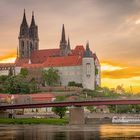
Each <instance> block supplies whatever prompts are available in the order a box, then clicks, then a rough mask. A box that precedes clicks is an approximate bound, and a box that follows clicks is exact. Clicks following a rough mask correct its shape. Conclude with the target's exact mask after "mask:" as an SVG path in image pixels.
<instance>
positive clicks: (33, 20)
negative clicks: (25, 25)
mask: <svg viewBox="0 0 140 140" xmlns="http://www.w3.org/2000/svg"><path fill="white" fill-rule="evenodd" d="M31 26H36V25H35V19H34V11H32V20H31V25H30V27H31Z"/></svg>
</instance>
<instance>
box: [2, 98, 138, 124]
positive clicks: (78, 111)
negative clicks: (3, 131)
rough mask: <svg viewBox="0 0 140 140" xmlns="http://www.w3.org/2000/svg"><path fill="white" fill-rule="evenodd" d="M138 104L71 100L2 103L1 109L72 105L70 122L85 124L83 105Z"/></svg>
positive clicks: (135, 102) (108, 100)
mask: <svg viewBox="0 0 140 140" xmlns="http://www.w3.org/2000/svg"><path fill="white" fill-rule="evenodd" d="M130 104H131V105H132V104H133V105H137V104H140V99H133V100H132V99H131V100H130V99H125V100H121V99H117V100H113V99H102V100H101V99H100V100H88V101H87V100H85V101H71V102H66V101H65V102H47V103H37V104H13V105H1V106H0V110H7V109H24V108H43V107H70V110H69V111H70V115H69V123H70V124H84V123H85V117H84V109H83V108H82V106H99V105H130Z"/></svg>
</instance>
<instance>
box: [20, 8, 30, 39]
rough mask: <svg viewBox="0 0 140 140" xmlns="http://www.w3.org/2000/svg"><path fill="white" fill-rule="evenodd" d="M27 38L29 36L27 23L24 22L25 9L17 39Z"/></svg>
mask: <svg viewBox="0 0 140 140" xmlns="http://www.w3.org/2000/svg"><path fill="white" fill-rule="evenodd" d="M23 36H24V37H28V36H29V28H28V23H27V20H26V13H25V9H24V14H23V19H22V23H21V25H20V33H19V37H23Z"/></svg>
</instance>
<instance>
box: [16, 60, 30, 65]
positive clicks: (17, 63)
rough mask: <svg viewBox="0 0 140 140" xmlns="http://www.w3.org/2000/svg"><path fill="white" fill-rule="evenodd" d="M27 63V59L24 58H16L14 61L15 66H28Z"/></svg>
mask: <svg viewBox="0 0 140 140" xmlns="http://www.w3.org/2000/svg"><path fill="white" fill-rule="evenodd" d="M28 63H29V59H28V58H24V59H19V58H17V59H16V61H15V65H16V66H22V65H23V64H28Z"/></svg>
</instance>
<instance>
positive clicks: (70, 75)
mask: <svg viewBox="0 0 140 140" xmlns="http://www.w3.org/2000/svg"><path fill="white" fill-rule="evenodd" d="M45 69H46V70H48V69H49V68H45ZM54 69H57V70H58V71H59V74H60V80H61V84H62V85H64V86H67V85H68V83H69V82H70V81H75V82H76V83H82V66H64V67H54Z"/></svg>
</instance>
